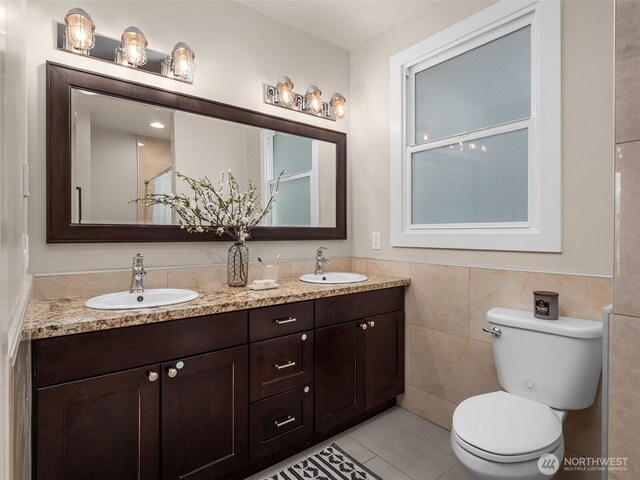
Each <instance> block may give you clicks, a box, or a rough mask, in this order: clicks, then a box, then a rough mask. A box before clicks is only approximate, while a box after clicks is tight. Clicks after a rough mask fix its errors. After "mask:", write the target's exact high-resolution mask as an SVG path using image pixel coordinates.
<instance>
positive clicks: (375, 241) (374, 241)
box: [371, 232, 380, 250]
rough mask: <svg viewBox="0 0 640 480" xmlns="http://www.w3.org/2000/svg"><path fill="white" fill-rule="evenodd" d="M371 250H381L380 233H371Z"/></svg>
mask: <svg viewBox="0 0 640 480" xmlns="http://www.w3.org/2000/svg"><path fill="white" fill-rule="evenodd" d="M371 248H372V249H373V250H380V232H371Z"/></svg>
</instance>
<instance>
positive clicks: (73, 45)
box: [64, 8, 96, 54]
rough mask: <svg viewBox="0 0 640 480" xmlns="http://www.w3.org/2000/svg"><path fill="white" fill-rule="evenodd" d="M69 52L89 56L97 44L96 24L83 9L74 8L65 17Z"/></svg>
mask: <svg viewBox="0 0 640 480" xmlns="http://www.w3.org/2000/svg"><path fill="white" fill-rule="evenodd" d="M64 23H65V38H66V46H65V48H67V50H78V51H81V52H82V53H85V54H88V50H91V49H92V48H93V46H94V45H95V43H96V37H95V35H94V30H95V28H96V25H95V23H93V20H92V19H91V16H89V14H88V13H87V12H85V11H84V10H83V9H81V8H72V9H71V10H69V11H68V12H67V14H66V15H65V17H64Z"/></svg>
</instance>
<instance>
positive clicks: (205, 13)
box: [27, 1, 351, 273]
mask: <svg viewBox="0 0 640 480" xmlns="http://www.w3.org/2000/svg"><path fill="white" fill-rule="evenodd" d="M151 5H152V7H151ZM73 7H80V8H84V9H86V10H87V11H88V12H89V14H90V15H91V16H92V17H93V19H94V20H95V22H96V24H97V27H96V30H97V32H98V33H100V34H103V35H107V36H110V37H112V38H120V35H121V34H122V31H123V29H124V28H126V27H128V26H129V25H136V26H138V27H139V28H140V29H142V31H143V32H144V33H145V34H146V36H147V37H148V39H149V47H150V48H153V49H155V50H159V51H166V52H168V51H170V50H171V48H172V47H173V45H174V44H175V43H176V42H179V41H183V42H187V43H188V44H189V45H190V46H191V47H192V48H193V49H194V51H195V53H196V63H197V72H196V77H195V81H194V85H186V84H182V83H177V82H173V81H171V80H169V79H165V78H161V77H156V76H152V75H148V74H144V73H142V72H136V71H134V70H131V69H125V68H121V67H118V66H116V65H111V64H109V63H105V62H99V61H96V60H92V59H89V58H83V57H81V56H77V55H72V54H69V53H66V52H62V51H58V50H56V49H55V48H54V38H55V36H54V31H53V29H54V21H62V19H63V18H64V15H65V13H66V12H67V11H68V10H69V9H71V8H73ZM28 14H29V18H30V25H31V26H32V32H33V33H32V34H31V35H30V36H29V38H28V42H27V50H28V59H27V79H28V97H29V105H28V113H29V145H30V154H29V156H30V161H31V162H32V187H33V197H32V199H31V200H32V201H31V202H30V218H29V227H30V230H31V234H32V239H31V257H32V261H31V265H32V271H33V272H34V273H44V272H64V271H87V270H100V269H114V268H128V267H129V265H130V264H131V257H133V255H135V254H136V252H138V251H141V252H142V253H143V254H144V255H145V263H146V265H147V266H154V267H155V266H169V265H197V264H202V265H206V264H211V263H212V262H213V263H224V262H225V261H226V250H227V249H228V247H229V244H228V243H227V242H221V243H196V244H193V243H184V244H167V243H164V244H162V243H155V244H154V243H148V244H146V243H145V244H86V245H80V244H76V245H47V244H46V243H45V207H46V199H45V157H46V155H45V138H46V137H45V136H46V129H45V99H46V95H45V69H44V64H45V62H46V61H47V60H51V61H55V62H58V63H65V64H69V65H72V66H75V67H79V68H83V69H86V70H93V71H97V72H100V73H105V74H108V75H111V76H118V77H122V78H126V79H131V80H134V81H136V82H141V83H146V84H151V85H155V86H159V87H162V88H165V89H173V90H176V91H179V92H184V93H187V94H190V95H196V96H199V97H204V98H209V99H212V100H217V101H221V102H225V103H229V104H234V105H238V106H241V107H245V108H250V109H252V110H257V111H262V112H265V113H269V114H272V115H276V116H281V117H285V118H290V119H293V120H296V121H300V122H305V123H309V124H314V125H317V126H321V127H324V128H329V129H333V130H339V131H344V132H347V131H348V128H349V121H348V120H343V121H341V122H336V123H333V122H328V121H326V120H322V119H315V118H313V117H311V116H307V115H301V114H297V113H296V112H289V111H286V110H284V109H281V108H278V107H273V106H269V105H266V104H264V103H263V102H262V83H263V82H275V81H276V80H277V79H278V77H280V76H281V75H283V74H286V75H288V76H290V77H291V78H292V79H293V81H294V83H295V84H296V88H295V89H296V91H304V90H305V89H306V87H307V85H308V84H311V83H314V84H316V85H318V86H320V88H321V89H322V90H323V92H325V93H326V94H327V95H331V93H332V92H336V91H338V92H342V93H343V94H345V96H346V97H347V98H349V97H350V95H349V91H350V88H349V87H350V67H349V62H350V55H349V52H347V51H346V50H343V49H341V48H339V47H336V46H334V45H331V44H329V43H327V42H324V41H322V40H319V39H318V38H316V37H312V36H310V35H307V34H306V33H304V32H302V31H301V30H297V29H294V28H292V27H288V26H286V25H284V24H282V23H280V22H278V21H276V20H274V19H271V18H269V17H266V16H264V15H262V14H259V13H257V12H255V11H253V10H251V9H249V8H247V7H244V6H242V5H240V4H237V3H235V2H229V1H211V2H176V1H173V2H171V1H167V2H153V4H150V3H149V2H144V1H140V2H89V1H80V2H54V1H34V2H31V1H29V3H28ZM311 52H313V59H310V54H311ZM322 243H323V244H326V246H328V247H329V248H330V249H331V252H330V253H331V255H333V256H346V255H350V253H351V246H350V243H351V242H350V240H347V241H337V240H336V241H328V242H325V241H323V242H322ZM318 246H319V242H318V241H306V242H251V243H249V248H250V254H251V260H255V257H256V256H258V255H260V256H264V257H266V258H274V257H275V256H276V255H277V254H279V253H281V254H282V257H283V259H295V258H311V257H312V256H313V253H314V251H315V249H316V248H317V247H318Z"/></svg>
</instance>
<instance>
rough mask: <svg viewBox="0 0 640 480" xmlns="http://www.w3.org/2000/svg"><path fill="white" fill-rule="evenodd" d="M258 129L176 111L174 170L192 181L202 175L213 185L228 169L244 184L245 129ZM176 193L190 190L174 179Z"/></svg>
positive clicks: (245, 174) (245, 170) (245, 172)
mask: <svg viewBox="0 0 640 480" xmlns="http://www.w3.org/2000/svg"><path fill="white" fill-rule="evenodd" d="M251 129H252V130H258V129H257V128H255V127H247V126H245V125H240V124H237V123H230V122H225V121H222V120H218V119H215V118H209V117H203V116H202V115H193V114H191V113H184V112H175V113H174V114H173V131H174V135H173V143H174V146H173V148H174V152H175V153H174V155H175V157H174V159H175V166H176V171H177V172H180V173H182V174H183V175H186V176H188V177H192V178H199V177H203V176H205V175H206V176H207V177H209V180H211V181H212V182H214V184H216V183H217V182H218V181H219V180H220V178H221V175H220V173H221V172H225V173H226V172H227V169H231V171H232V172H233V176H234V177H235V179H236V180H237V181H238V183H239V184H240V185H246V184H247V147H248V145H247V130H251ZM176 193H187V194H188V193H189V188H188V187H187V186H186V184H185V183H184V182H182V181H180V180H179V179H177V180H176Z"/></svg>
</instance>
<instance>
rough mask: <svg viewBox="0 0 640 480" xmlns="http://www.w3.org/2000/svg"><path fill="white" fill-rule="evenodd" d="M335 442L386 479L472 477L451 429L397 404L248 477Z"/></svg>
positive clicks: (263, 474) (269, 471)
mask: <svg viewBox="0 0 640 480" xmlns="http://www.w3.org/2000/svg"><path fill="white" fill-rule="evenodd" d="M332 442H335V443H336V444H337V445H338V446H339V447H340V448H342V449H343V450H344V451H345V452H347V453H348V454H349V455H351V456H352V457H353V458H355V459H356V460H358V461H359V462H361V463H363V464H364V465H366V466H367V468H369V470H371V471H373V472H374V473H376V474H377V475H378V476H379V477H381V478H382V479H383V480H436V479H439V480H471V476H469V475H468V474H467V473H466V472H465V471H464V470H463V469H462V467H461V466H460V464H458V462H457V460H456V458H455V457H454V455H453V451H452V450H451V446H450V445H449V431H448V430H445V429H444V428H441V427H439V426H437V425H434V424H433V423H430V422H428V421H427V420H425V419H423V418H420V417H418V416H417V415H414V414H413V413H411V412H409V411H407V410H404V409H403V408H400V407H393V408H392V409H390V410H387V411H386V412H383V413H381V414H380V415H378V416H376V417H373V418H371V419H369V420H367V421H366V422H364V423H361V424H360V425H357V426H355V427H353V428H352V429H350V430H347V431H346V432H343V433H341V434H339V435H337V436H335V437H333V438H330V439H329V440H327V441H325V442H323V443H321V444H318V445H315V446H313V447H311V448H310V449H308V450H306V451H304V452H301V453H300V454H298V455H296V456H294V457H291V458H288V459H287V460H285V461H283V462H281V463H279V464H277V465H274V466H273V467H271V468H268V469H266V470H263V471H262V472H260V473H257V474H255V475H253V476H251V477H249V479H248V480H259V479H261V478H264V477H267V476H269V475H272V474H274V473H276V472H278V471H280V470H281V469H282V468H284V467H285V466H286V465H289V464H290V463H294V462H296V461H298V460H300V459H302V458H304V457H306V456H307V455H309V454H310V453H313V452H316V451H318V450H322V448H324V447H325V446H327V445H329V444H330V443H332Z"/></svg>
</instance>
